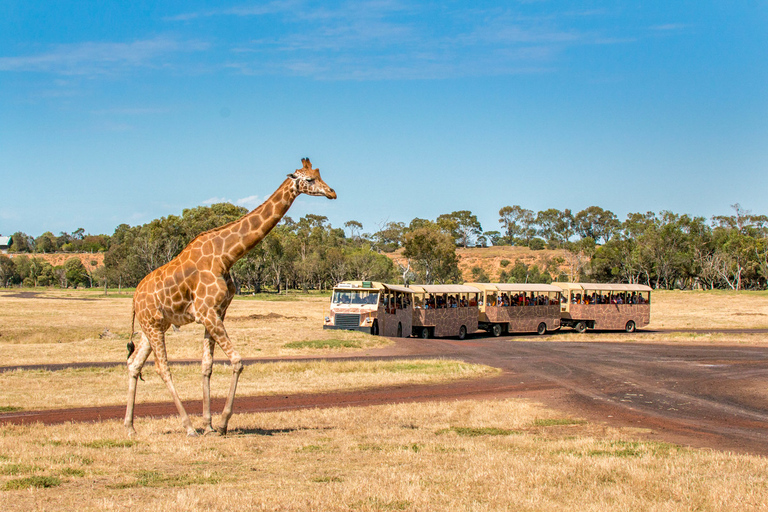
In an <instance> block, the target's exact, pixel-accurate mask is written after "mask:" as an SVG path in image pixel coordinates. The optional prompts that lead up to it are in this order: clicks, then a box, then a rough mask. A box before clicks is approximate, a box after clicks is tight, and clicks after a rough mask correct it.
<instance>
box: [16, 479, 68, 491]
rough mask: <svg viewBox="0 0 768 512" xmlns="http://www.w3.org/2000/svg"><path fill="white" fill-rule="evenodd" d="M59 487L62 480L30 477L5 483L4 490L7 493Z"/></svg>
mask: <svg viewBox="0 0 768 512" xmlns="http://www.w3.org/2000/svg"><path fill="white" fill-rule="evenodd" d="M58 485H61V479H59V478H57V477H55V476H28V477H26V478H17V479H14V480H8V481H7V482H5V485H4V486H3V489H5V490H6V491H13V490H19V489H29V488H30V487H35V488H38V489H42V488H46V487H56V486H58Z"/></svg>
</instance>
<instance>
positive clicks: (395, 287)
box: [381, 283, 413, 293]
mask: <svg viewBox="0 0 768 512" xmlns="http://www.w3.org/2000/svg"><path fill="white" fill-rule="evenodd" d="M381 285H382V286H383V287H384V288H385V289H386V290H390V291H393V292H400V293H413V290H411V289H410V288H406V287H405V286H398V285H396V284H386V283H381Z"/></svg>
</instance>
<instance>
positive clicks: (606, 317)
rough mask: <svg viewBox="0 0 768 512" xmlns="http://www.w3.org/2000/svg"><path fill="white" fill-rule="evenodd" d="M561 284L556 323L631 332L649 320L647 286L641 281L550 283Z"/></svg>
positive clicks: (582, 329)
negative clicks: (638, 282)
mask: <svg viewBox="0 0 768 512" xmlns="http://www.w3.org/2000/svg"><path fill="white" fill-rule="evenodd" d="M552 284H554V285H557V286H558V287H560V288H562V290H563V300H562V304H561V305H560V325H562V326H565V327H573V328H574V329H575V330H576V331H578V332H584V331H586V330H587V329H601V330H602V329H604V330H624V331H627V332H634V331H635V329H637V328H638V327H645V326H646V325H648V324H649V323H650V321H651V287H650V286H645V285H642V284H615V283H552Z"/></svg>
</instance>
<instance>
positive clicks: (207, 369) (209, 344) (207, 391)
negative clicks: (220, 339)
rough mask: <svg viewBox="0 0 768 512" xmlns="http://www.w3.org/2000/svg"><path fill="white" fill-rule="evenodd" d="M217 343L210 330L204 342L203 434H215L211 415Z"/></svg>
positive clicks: (206, 333) (206, 332)
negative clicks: (212, 379)
mask: <svg viewBox="0 0 768 512" xmlns="http://www.w3.org/2000/svg"><path fill="white" fill-rule="evenodd" d="M214 347H215V342H214V341H213V339H211V335H210V334H209V333H208V329H206V330H205V338H204V340H203V364H202V366H203V368H202V369H203V423H204V424H205V427H204V428H205V430H204V431H203V434H213V433H215V432H216V431H215V430H214V429H213V417H212V415H211V373H213V349H214Z"/></svg>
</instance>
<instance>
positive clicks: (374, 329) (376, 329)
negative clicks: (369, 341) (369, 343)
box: [371, 320, 379, 336]
mask: <svg viewBox="0 0 768 512" xmlns="http://www.w3.org/2000/svg"><path fill="white" fill-rule="evenodd" d="M371 334H372V335H374V336H378V335H379V321H378V320H374V321H373V325H372V326H371Z"/></svg>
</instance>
